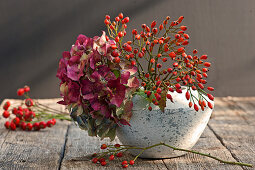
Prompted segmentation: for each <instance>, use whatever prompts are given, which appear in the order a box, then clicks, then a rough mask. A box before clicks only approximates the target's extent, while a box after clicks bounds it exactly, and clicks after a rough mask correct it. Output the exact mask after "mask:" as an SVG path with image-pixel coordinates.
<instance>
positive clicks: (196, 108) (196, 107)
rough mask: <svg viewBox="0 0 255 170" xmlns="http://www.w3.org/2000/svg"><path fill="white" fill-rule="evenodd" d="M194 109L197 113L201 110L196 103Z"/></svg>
mask: <svg viewBox="0 0 255 170" xmlns="http://www.w3.org/2000/svg"><path fill="white" fill-rule="evenodd" d="M194 109H195V110H196V111H198V110H199V108H198V106H197V105H196V104H195V103H194Z"/></svg>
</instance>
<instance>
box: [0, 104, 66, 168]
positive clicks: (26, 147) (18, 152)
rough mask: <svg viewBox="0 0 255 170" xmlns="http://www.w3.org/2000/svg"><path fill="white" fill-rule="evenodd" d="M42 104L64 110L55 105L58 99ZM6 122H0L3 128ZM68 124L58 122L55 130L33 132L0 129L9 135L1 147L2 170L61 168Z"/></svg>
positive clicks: (0, 163) (47, 129)
mask: <svg viewBox="0 0 255 170" xmlns="http://www.w3.org/2000/svg"><path fill="white" fill-rule="evenodd" d="M11 101H12V102H19V100H11ZM39 101H40V102H41V103H43V104H46V105H48V106H50V107H54V108H55V109H61V110H63V109H64V107H62V106H60V105H57V104H56V102H57V101H58V99H47V100H39ZM3 121H4V120H3V119H1V120H0V123H1V125H2V123H3ZM69 124H70V123H69V122H66V121H62V122H60V121H58V122H57V123H56V125H55V127H54V128H46V129H43V130H41V131H31V132H24V131H21V130H16V131H8V130H6V129H5V128H4V127H3V126H1V127H0V131H2V132H4V133H7V135H6V137H5V140H4V142H3V143H2V145H0V146H1V148H0V169H58V168H59V164H60V161H61V158H62V154H63V149H64V148H63V146H64V143H65V135H66V132H67V127H68V125H69Z"/></svg>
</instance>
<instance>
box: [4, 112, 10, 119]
mask: <svg viewBox="0 0 255 170" xmlns="http://www.w3.org/2000/svg"><path fill="white" fill-rule="evenodd" d="M9 116H10V113H9V112H8V111H7V110H5V111H4V112H3V117H4V118H8V117H9Z"/></svg>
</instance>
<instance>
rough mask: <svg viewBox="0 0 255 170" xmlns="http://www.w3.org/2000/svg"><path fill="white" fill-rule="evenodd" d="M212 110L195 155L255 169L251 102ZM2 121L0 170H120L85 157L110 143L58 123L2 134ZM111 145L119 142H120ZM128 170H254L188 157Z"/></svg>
mask: <svg viewBox="0 0 255 170" xmlns="http://www.w3.org/2000/svg"><path fill="white" fill-rule="evenodd" d="M58 100H59V99H42V100H39V101H40V102H41V103H44V104H47V105H49V106H51V107H54V108H57V109H61V110H64V107H62V106H60V105H58V104H56V101H58ZM5 101H6V100H5ZM5 101H3V103H4V102H5ZM10 101H11V102H12V103H14V102H19V101H18V100H10ZM2 105H3V104H2ZM2 105H1V109H2ZM215 105H216V106H215V110H214V112H213V115H212V117H211V120H210V122H209V124H208V126H207V127H206V129H205V131H204V133H203V134H202V136H201V137H200V139H199V141H198V143H197V144H196V145H195V147H194V148H193V149H194V150H197V151H200V152H205V153H210V154H211V155H215V156H217V157H220V158H222V159H225V160H229V161H242V162H246V163H251V164H253V165H255V97H245V98H236V97H227V98H216V100H215ZM1 113H2V110H1ZM4 121H5V120H4V119H3V117H2V116H1V118H0V169H4V170H6V169H121V165H120V162H119V161H118V162H116V161H112V162H111V163H110V165H107V166H106V167H102V166H100V165H97V164H92V163H91V161H90V160H91V158H90V156H89V154H92V153H94V152H98V151H99V146H100V145H101V144H102V143H109V140H104V141H100V140H99V139H98V138H92V137H89V136H87V133H86V132H85V131H82V130H80V129H79V128H78V127H76V126H75V125H74V124H73V123H71V122H68V121H62V122H61V121H58V122H57V124H56V126H55V127H54V128H47V129H44V130H41V131H32V132H24V131H21V130H17V131H10V130H6V129H5V128H4V126H3V124H4ZM115 142H118V139H117V140H115ZM127 156H128V157H130V159H131V158H132V157H131V156H130V155H127ZM129 168H131V169H146V170H147V169H180V170H184V169H253V168H247V167H240V166H234V165H227V164H222V163H219V162H218V161H215V160H213V159H210V158H207V157H202V156H199V155H194V154H189V153H188V154H186V155H185V156H182V157H178V158H173V159H163V160H147V159H146V160H144V159H143V160H142V159H138V161H137V162H136V164H135V166H129Z"/></svg>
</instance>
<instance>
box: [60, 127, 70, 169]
mask: <svg viewBox="0 0 255 170" xmlns="http://www.w3.org/2000/svg"><path fill="white" fill-rule="evenodd" d="M69 128H70V125H68V126H67V129H66V135H65V142H64V145H63V148H62V150H61V153H60V159H59V167H58V170H60V169H61V165H62V162H63V159H64V157H65V151H66V143H67V138H68V133H69Z"/></svg>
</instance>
